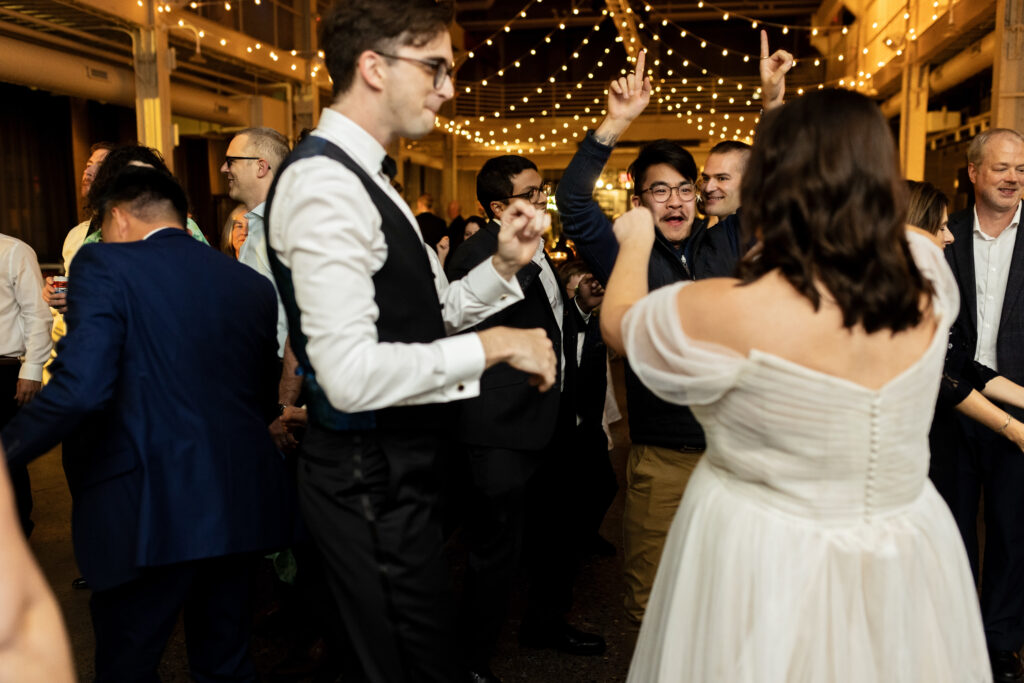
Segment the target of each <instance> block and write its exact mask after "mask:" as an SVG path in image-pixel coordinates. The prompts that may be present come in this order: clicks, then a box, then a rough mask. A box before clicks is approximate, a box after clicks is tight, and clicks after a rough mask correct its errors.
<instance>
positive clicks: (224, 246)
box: [220, 204, 249, 260]
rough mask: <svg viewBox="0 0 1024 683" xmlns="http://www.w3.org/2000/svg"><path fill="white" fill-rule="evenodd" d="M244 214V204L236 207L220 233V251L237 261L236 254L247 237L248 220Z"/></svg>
mask: <svg viewBox="0 0 1024 683" xmlns="http://www.w3.org/2000/svg"><path fill="white" fill-rule="evenodd" d="M245 213H246V211H245V205H244V204H239V205H238V206H236V207H235V209H234V211H232V212H231V214H230V215H229V216H228V220H227V222H226V223H225V224H224V229H223V230H222V231H221V238H220V250H221V251H223V252H224V253H225V254H227V255H228V256H230V257H231V258H233V259H235V260H238V252H239V251H240V250H241V249H242V245H243V244H245V240H246V238H247V237H248V236H249V219H248V218H246V217H245Z"/></svg>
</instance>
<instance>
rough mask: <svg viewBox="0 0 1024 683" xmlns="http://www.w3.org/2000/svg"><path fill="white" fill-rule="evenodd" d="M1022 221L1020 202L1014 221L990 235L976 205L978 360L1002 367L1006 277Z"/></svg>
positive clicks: (991, 365)
mask: <svg viewBox="0 0 1024 683" xmlns="http://www.w3.org/2000/svg"><path fill="white" fill-rule="evenodd" d="M1019 224H1020V204H1018V205H1017V212H1016V213H1015V214H1014V216H1013V220H1011V221H1010V224H1009V225H1008V226H1007V227H1006V229H1005V230H1003V231H1002V232H1001V233H999V236H998V237H992V236H991V235H987V234H985V233H984V232H982V230H981V224H980V223H979V221H978V210H977V208H975V209H974V230H973V231H972V239H973V241H974V244H973V247H974V249H973V251H974V280H975V295H976V301H977V309H978V311H977V316H978V317H977V324H978V346H977V349H975V354H974V360H976V361H978V362H979V363H981V364H982V365H987V366H988V367H990V368H992V369H993V370H997V371H998V370H999V366H998V363H997V359H996V340H997V339H998V337H999V322H1000V318H1001V316H1002V311H1003V299H1004V297H1005V295H1006V281H1007V278H1008V277H1009V275H1010V262H1011V260H1012V259H1013V246H1014V243H1015V242H1016V240H1017V226H1018V225H1019Z"/></svg>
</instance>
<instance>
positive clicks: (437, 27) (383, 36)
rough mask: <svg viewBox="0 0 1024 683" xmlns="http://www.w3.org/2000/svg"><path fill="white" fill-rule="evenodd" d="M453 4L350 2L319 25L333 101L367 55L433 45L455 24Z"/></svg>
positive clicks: (433, 0) (442, 0) (430, 0)
mask: <svg viewBox="0 0 1024 683" xmlns="http://www.w3.org/2000/svg"><path fill="white" fill-rule="evenodd" d="M454 16H455V6H454V5H453V4H452V3H451V2H450V1H449V0H391V1H390V2H381V0H346V1H345V2H339V3H337V4H336V5H335V6H334V8H333V9H331V11H330V12H328V13H327V14H326V15H325V16H324V17H323V19H322V20H321V22H320V45H321V47H322V48H323V51H324V64H325V65H326V66H327V73H329V74H330V75H331V81H332V82H333V84H334V92H333V96H334V97H335V98H337V97H338V95H340V94H341V93H344V92H346V91H347V90H348V89H349V88H350V87H351V86H352V81H353V80H354V79H355V73H356V62H357V61H358V60H359V55H361V54H363V53H364V52H365V51H367V50H381V51H383V52H388V53H392V54H393V53H395V52H396V51H397V49H398V48H399V47H402V46H404V45H412V46H415V47H419V46H421V45H425V44H426V43H429V42H430V41H431V40H433V38H434V37H435V36H437V34H438V33H440V32H441V31H443V30H445V28H446V27H447V26H448V24H450V23H451V22H452V19H453V18H454Z"/></svg>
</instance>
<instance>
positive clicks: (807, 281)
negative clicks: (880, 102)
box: [740, 90, 933, 334]
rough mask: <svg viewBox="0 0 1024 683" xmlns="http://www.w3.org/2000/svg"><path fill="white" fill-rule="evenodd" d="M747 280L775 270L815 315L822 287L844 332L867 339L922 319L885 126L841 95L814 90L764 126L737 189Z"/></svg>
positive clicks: (918, 277) (922, 288)
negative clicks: (752, 245) (748, 251)
mask: <svg viewBox="0 0 1024 683" xmlns="http://www.w3.org/2000/svg"><path fill="white" fill-rule="evenodd" d="M740 197H741V199H742V201H741V204H742V205H743V222H742V227H743V231H744V233H745V236H744V239H742V240H741V243H742V242H745V241H747V240H749V239H751V238H752V237H754V236H755V235H756V236H759V237H761V249H760V253H759V254H758V255H757V256H756V257H755V256H753V255H748V256H747V257H745V258H744V260H743V261H741V262H740V277H741V279H742V280H743V282H745V283H750V282H753V281H755V280H757V279H758V278H760V277H761V276H762V275H765V274H766V273H769V272H774V271H776V270H777V271H778V272H779V273H780V274H781V275H782V277H784V278H785V279H786V280H787V281H788V282H789V283H790V284H791V285H792V286H793V289H795V290H796V291H797V292H799V293H800V294H802V295H803V296H804V297H806V298H807V300H808V301H810V302H811V304H812V305H813V306H814V309H815V310H818V307H819V306H820V305H821V300H822V297H823V296H825V295H824V294H823V293H822V292H821V291H820V289H819V287H820V286H824V287H825V289H827V292H828V295H831V297H832V298H833V299H834V300H835V302H836V304H837V305H838V306H839V309H840V310H841V311H842V313H843V325H844V326H845V327H849V328H852V327H853V326H854V325H858V324H860V325H862V326H863V327H864V330H865V331H866V332H868V333H869V334H870V333H872V332H876V331H878V330H882V329H887V330H891V331H892V332H899V331H901V330H905V329H907V328H911V327H914V326H915V325H917V324H918V323H919V322H920V321H921V299H922V297H925V296H930V295H931V294H932V292H933V289H932V287H931V284H930V283H929V282H928V281H927V280H926V279H925V277H924V276H923V275H922V274H921V271H920V270H918V268H917V265H916V264H915V263H914V259H913V258H912V256H911V254H910V247H909V245H908V244H907V237H906V234H907V230H906V225H905V223H906V218H907V183H906V182H905V181H904V180H903V178H902V177H901V174H900V170H899V161H898V156H897V154H896V145H895V144H894V142H893V138H892V132H891V130H890V129H889V123H888V122H887V121H886V120H885V117H884V116H882V112H881V111H879V109H878V106H877V105H876V104H875V103H874V102H873V101H871V100H870V99H868V98H867V97H865V96H864V95H861V94H859V93H855V92H851V91H848V90H815V91H812V92H810V93H809V94H807V95H804V96H803V97H800V98H797V99H794V100H792V101H790V102H788V103H786V104H785V105H783V106H782V107H779V108H778V109H773V110H772V111H771V112H768V113H766V114H765V116H764V118H762V119H761V124H760V127H759V129H758V132H757V140H756V141H755V142H754V148H753V150H752V151H751V154H750V159H749V161H747V169H746V171H745V173H744V176H743V187H742V189H741V190H740Z"/></svg>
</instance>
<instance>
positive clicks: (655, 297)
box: [622, 282, 745, 405]
mask: <svg viewBox="0 0 1024 683" xmlns="http://www.w3.org/2000/svg"><path fill="white" fill-rule="evenodd" d="M688 284H690V283H689V282H680V283H678V284H675V285H671V286H668V287H661V288H660V289H656V290H655V291H654V292H652V293H650V294H648V295H647V296H646V297H644V298H643V299H641V300H640V301H638V302H637V303H636V304H634V305H633V307H632V308H630V309H629V311H628V312H627V313H626V315H625V317H624V318H623V320H622V338H623V343H624V344H625V347H626V356H627V358H628V359H629V364H630V367H632V368H633V371H634V372H635V373H636V375H637V377H639V378H640V380H641V381H642V382H643V383H644V385H645V386H646V387H647V388H648V389H650V390H651V391H653V392H654V393H655V394H656V395H657V396H658V397H659V398H661V399H663V400H665V401H668V402H670V403H676V404H679V405H703V404H707V403H712V402H714V401H716V400H717V399H718V398H720V397H721V396H722V394H724V393H725V392H726V391H727V390H729V389H730V388H731V387H732V386H733V385H734V384H735V382H736V377H737V375H738V374H739V372H740V369H741V368H742V366H743V363H744V361H745V359H744V357H743V356H742V355H741V354H739V353H737V352H736V351H733V350H731V349H727V348H725V347H722V346H718V345H716V344H708V343H705V342H700V341H695V340H693V339H690V338H689V337H687V336H686V334H685V333H684V332H683V328H682V325H681V323H680V321H679V310H678V308H677V306H676V295H677V294H679V290H680V289H682V288H683V287H685V286H687V285H688Z"/></svg>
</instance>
